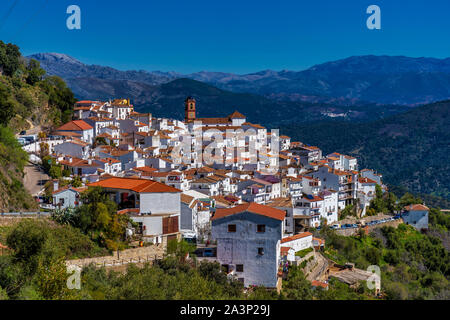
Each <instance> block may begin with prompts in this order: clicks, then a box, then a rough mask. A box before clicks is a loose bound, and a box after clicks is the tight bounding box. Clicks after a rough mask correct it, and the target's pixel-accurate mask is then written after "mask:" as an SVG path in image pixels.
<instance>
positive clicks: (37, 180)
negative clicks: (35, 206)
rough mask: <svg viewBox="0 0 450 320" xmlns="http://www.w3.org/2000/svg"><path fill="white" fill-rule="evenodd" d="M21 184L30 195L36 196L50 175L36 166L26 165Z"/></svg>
mask: <svg viewBox="0 0 450 320" xmlns="http://www.w3.org/2000/svg"><path fill="white" fill-rule="evenodd" d="M24 172H25V177H24V180H23V184H24V186H25V188H26V189H27V190H28V192H30V193H31V195H32V196H33V197H34V196H37V195H38V194H39V192H40V191H41V190H42V189H43V188H44V185H45V183H46V182H47V181H48V180H49V179H50V177H49V176H48V175H47V174H46V173H45V172H44V171H43V170H42V169H41V168H40V167H38V166H34V165H27V166H26V167H25V169H24Z"/></svg>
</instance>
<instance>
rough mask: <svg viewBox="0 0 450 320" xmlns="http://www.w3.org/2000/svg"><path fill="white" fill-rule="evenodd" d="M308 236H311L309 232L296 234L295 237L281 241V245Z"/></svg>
mask: <svg viewBox="0 0 450 320" xmlns="http://www.w3.org/2000/svg"><path fill="white" fill-rule="evenodd" d="M309 236H312V233H310V232H302V233H299V234H296V235H295V236H292V237H287V238H283V239H281V243H286V242H290V241H294V240H298V239H301V238H305V237H309Z"/></svg>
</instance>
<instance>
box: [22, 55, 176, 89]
mask: <svg viewBox="0 0 450 320" xmlns="http://www.w3.org/2000/svg"><path fill="white" fill-rule="evenodd" d="M27 58H32V59H35V60H37V61H39V62H40V63H41V67H42V68H43V69H45V70H46V71H47V73H48V74H50V75H56V76H59V77H61V78H63V79H64V80H67V79H73V78H98V79H106V80H132V81H139V82H143V83H147V84H161V83H165V82H169V81H171V80H173V79H177V78H179V77H180V75H178V74H175V73H170V72H167V73H166V72H160V71H155V72H148V71H143V70H139V71H120V70H117V69H114V68H110V67H104V66H99V65H87V64H84V63H82V62H80V61H78V60H77V59H75V58H72V57H70V56H68V55H65V54H60V53H38V54H34V55H31V56H28V57H27Z"/></svg>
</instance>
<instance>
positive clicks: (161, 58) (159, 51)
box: [0, 0, 450, 73]
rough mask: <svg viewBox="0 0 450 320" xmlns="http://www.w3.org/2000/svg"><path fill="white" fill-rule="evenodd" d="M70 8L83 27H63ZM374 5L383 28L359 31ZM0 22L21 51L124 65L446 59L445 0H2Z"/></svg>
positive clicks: (197, 67)
mask: <svg viewBox="0 0 450 320" xmlns="http://www.w3.org/2000/svg"><path fill="white" fill-rule="evenodd" d="M14 3H15V6H14V8H13V11H12V13H11V14H10V15H9V16H8V17H7V19H6V20H4V19H3V17H5V15H6V14H7V13H8V12H9V9H10V8H11V6H13V4H14ZM71 4H76V5H78V6H80V8H81V14H82V29H81V30H68V29H67V27H66V19H67V17H68V14H67V13H66V9H67V7H68V6H69V5H71ZM372 4H375V5H378V6H379V7H380V8H381V17H382V29H381V30H368V29H367V27H366V20H367V18H368V16H369V15H368V14H366V9H367V7H368V6H369V5H372ZM0 19H1V20H0V39H1V40H3V41H4V42H13V43H16V44H18V45H19V46H20V47H21V50H22V52H23V53H24V54H25V55H28V54H32V53H37V52H59V53H66V54H68V55H71V56H73V57H75V58H77V59H79V60H81V61H82V62H85V63H89V64H101V65H109V66H112V67H115V68H118V69H121V70H126V69H144V70H162V71H178V72H183V73H190V72H196V71H202V70H208V71H224V72H235V73H249V72H255V71H260V70H265V69H273V70H282V69H289V70H302V69H305V68H308V67H310V66H312V65H314V64H318V63H323V62H326V61H331V60H336V59H341V58H346V57H348V56H353V55H364V54H376V55H381V54H386V55H406V56H412V57H422V56H426V57H436V58H446V57H449V56H450V41H449V39H450V1H449V0H433V1H430V0H426V1H425V0H409V1H406V0H387V1H385V0H371V1H366V0H320V1H316V0H272V1H266V0H240V1H235V0H226V1H225V0H221V1H219V0H190V1H189V0H157V1H156V0H128V1H123V0H121V1H113V0H109V1H106V0H95V1H93V0H70V1H66V0H1V4H0Z"/></svg>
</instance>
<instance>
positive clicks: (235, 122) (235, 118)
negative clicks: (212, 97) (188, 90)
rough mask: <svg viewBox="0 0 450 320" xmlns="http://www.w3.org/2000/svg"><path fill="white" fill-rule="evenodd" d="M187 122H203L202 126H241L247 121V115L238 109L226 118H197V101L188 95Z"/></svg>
mask: <svg viewBox="0 0 450 320" xmlns="http://www.w3.org/2000/svg"><path fill="white" fill-rule="evenodd" d="M184 111H185V119H184V122H185V123H186V124H190V123H194V122H201V123H202V127H241V126H242V125H243V124H244V123H245V122H246V117H245V116H244V115H243V114H241V113H240V112H238V111H235V112H233V113H232V114H230V115H229V116H227V117H225V118H197V117H196V101H195V99H194V98H193V97H187V98H186V100H185V101H184Z"/></svg>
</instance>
